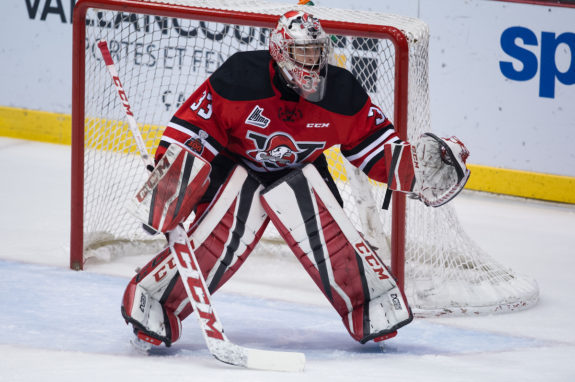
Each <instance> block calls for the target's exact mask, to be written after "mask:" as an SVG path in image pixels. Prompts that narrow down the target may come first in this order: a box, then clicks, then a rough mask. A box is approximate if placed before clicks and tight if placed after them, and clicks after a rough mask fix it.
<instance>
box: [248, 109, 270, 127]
mask: <svg viewBox="0 0 575 382" xmlns="http://www.w3.org/2000/svg"><path fill="white" fill-rule="evenodd" d="M263 111H264V109H263V108H262V107H259V106H258V105H256V107H254V109H253V110H252V112H251V113H250V115H249V116H248V118H246V123H247V124H248V125H252V126H256V127H261V128H262V129H265V128H266V127H268V125H269V124H270V119H269V118H267V117H265V116H264V115H263V114H262V112H263Z"/></svg>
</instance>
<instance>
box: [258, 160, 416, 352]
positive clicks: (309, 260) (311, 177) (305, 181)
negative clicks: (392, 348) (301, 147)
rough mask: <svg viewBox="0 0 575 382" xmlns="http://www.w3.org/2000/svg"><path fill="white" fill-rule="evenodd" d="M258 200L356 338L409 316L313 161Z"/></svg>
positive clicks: (381, 330)
mask: <svg viewBox="0 0 575 382" xmlns="http://www.w3.org/2000/svg"><path fill="white" fill-rule="evenodd" d="M261 199H262V204H263V206H264V208H265V210H266V211H267V213H268V215H269V217H270V218H271V221H272V222H273V224H274V225H275V226H276V228H277V229H278V231H279V232H280V234H281V235H282V237H283V238H284V240H285V241H286V243H287V244H288V245H289V247H290V248H291V249H292V251H293V252H294V254H295V255H296V256H297V258H298V259H299V261H300V262H301V263H302V265H303V266H304V267H305V269H306V271H307V272H308V273H309V275H310V276H311V277H312V279H313V280H314V282H315V283H316V284H317V286H318V287H319V288H320V289H321V290H322V292H323V293H324V295H325V296H326V297H327V299H328V300H329V301H330V303H331V304H332V306H333V307H334V308H335V309H336V311H337V312H338V313H339V315H340V316H341V318H342V320H343V322H344V324H345V326H346V328H347V329H348V331H349V333H350V334H351V336H352V337H353V338H354V339H355V340H357V341H360V342H361V343H365V342H367V341H369V340H371V339H375V338H378V337H381V336H384V335H387V334H390V333H393V332H394V331H395V330H397V329H398V328H400V327H401V326H404V325H406V324H408V323H409V322H411V320H412V319H413V316H412V314H411V310H410V309H409V306H408V305H407V301H406V299H405V296H404V294H403V293H402V291H401V290H400V289H399V288H398V286H397V284H396V282H395V279H394V278H393V276H392V275H391V274H390V272H389V270H388V269H387V267H386V266H385V265H384V264H383V262H382V261H381V260H380V259H379V257H378V255H377V254H376V253H375V251H374V250H373V248H371V246H370V245H369V243H367V242H366V241H365V240H364V239H363V238H362V236H361V234H360V233H359V232H358V231H357V230H356V229H355V228H354V226H353V225H352V223H351V222H350V221H349V219H348V218H347V216H346V215H345V212H344V211H343V209H342V208H341V206H340V205H339V203H338V202H337V200H336V199H335V198H334V197H333V195H332V193H331V192H330V190H329V188H328V187H327V186H326V184H325V182H324V181H323V180H322V178H321V176H320V175H319V174H318V172H317V170H316V169H315V168H314V167H313V166H310V165H308V166H306V167H304V168H303V169H302V170H294V171H293V172H292V173H291V174H289V175H288V176H286V177H285V178H283V179H281V180H280V181H279V182H277V183H275V184H273V185H271V186H270V187H268V188H266V189H265V190H264V192H262V195H261Z"/></svg>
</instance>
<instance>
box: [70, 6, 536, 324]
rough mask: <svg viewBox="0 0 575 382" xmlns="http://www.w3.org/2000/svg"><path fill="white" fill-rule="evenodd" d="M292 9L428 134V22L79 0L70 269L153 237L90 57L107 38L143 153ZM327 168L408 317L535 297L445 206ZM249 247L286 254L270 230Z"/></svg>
mask: <svg viewBox="0 0 575 382" xmlns="http://www.w3.org/2000/svg"><path fill="white" fill-rule="evenodd" d="M297 8H301V9H303V10H305V11H308V12H310V13H313V14H314V15H315V16H317V17H318V18H319V19H320V20H321V21H322V25H323V26H324V28H325V29H326V31H327V32H328V33H330V34H331V35H332V40H333V45H334V55H333V57H332V63H333V64H335V65H339V66H342V67H346V68H347V69H349V70H350V71H351V72H352V73H353V74H354V75H355V76H356V77H357V78H358V79H359V80H360V81H361V83H362V84H363V86H364V88H365V89H366V91H367V92H368V93H369V94H370V96H371V97H372V99H373V101H374V103H375V104H377V105H379V106H380V107H381V109H382V110H383V111H384V113H386V114H387V115H388V116H390V117H391V119H392V120H393V122H394V125H395V126H396V128H397V129H398V130H399V132H400V135H401V136H402V137H404V138H408V139H412V138H414V137H417V136H419V135H420V134H421V133H422V132H425V131H430V130H431V128H430V115H429V90H428V41H429V33H428V29H427V26H426V25H425V24H424V23H423V22H422V21H420V20H417V19H413V18H408V17H401V16H395V15H388V14H378V13H373V12H362V11H349V10H341V9H330V8H324V7H305V6H297V5H296V6H291V5H289V4H285V3H283V4H273V3H266V2H262V1H252V0H243V1H241V0H239V1H238V0H236V1H231V0H211V1H206V0H204V1H202V0H156V1H150V0H123V1H118V0H85V1H84V0H80V1H78V3H77V5H76V8H75V12H74V68H73V82H74V89H73V112H72V114H73V115H72V119H73V144H72V152H73V164H72V234H71V258H70V261H71V262H70V264H71V267H72V268H73V269H82V268H83V267H84V265H85V264H89V263H90V262H91V261H109V260H112V259H114V258H115V257H117V256H129V255H140V254H151V253H155V252H157V251H158V250H160V249H161V248H162V247H163V246H164V245H165V241H164V240H163V239H162V238H161V237H152V236H149V235H148V234H147V233H145V232H144V231H143V230H142V228H141V225H140V224H139V223H138V222H137V221H136V220H135V219H134V218H133V217H132V216H130V215H129V214H128V213H127V212H126V210H125V208H124V205H125V203H126V200H128V198H130V197H132V196H133V195H134V193H135V191H136V189H137V188H138V187H139V186H141V185H142V184H143V182H144V181H145V179H146V178H147V173H146V170H145V169H144V168H143V166H142V164H141V160H140V158H139V156H138V155H137V149H136V145H135V142H134V141H133V139H132V137H131V135H130V133H129V132H128V126H127V122H126V121H125V117H124V112H123V108H122V105H121V103H120V102H119V100H118V98H117V95H116V90H115V88H114V86H113V84H112V82H111V80H110V78H109V76H108V74H107V72H106V68H105V65H104V63H103V62H102V59H101V56H100V54H99V51H98V49H97V42H98V41H99V40H100V39H105V40H107V42H108V44H109V47H110V51H111V53H112V56H113V58H114V60H115V61H116V64H117V67H118V70H119V74H120V78H121V79H122V82H123V85H124V89H125V91H126V93H127V96H128V99H129V100H130V104H131V106H132V111H133V112H134V114H135V116H136V119H137V120H138V122H139V123H140V130H141V131H142V134H143V137H144V139H145V142H146V145H147V146H148V149H149V151H150V152H152V151H153V149H154V148H155V147H156V145H157V143H158V141H159V139H160V137H161V135H162V132H163V129H164V127H165V125H166V123H167V121H169V120H170V118H171V116H172V114H173V113H174V112H175V110H176V109H177V108H178V106H179V105H181V104H182V103H183V102H184V100H185V99H186V98H187V97H188V96H189V95H190V94H191V93H192V92H193V91H194V89H195V88H196V87H197V86H198V85H199V84H200V83H201V82H203V81H204V80H205V79H206V78H207V77H208V76H209V75H210V74H211V73H212V72H213V71H214V70H215V69H216V68H217V67H218V66H219V65H220V64H221V63H223V61H224V60H225V59H226V58H227V57H229V56H230V55H231V54H233V53H234V52H237V51H240V50H258V49H267V47H268V37H269V28H272V27H273V26H274V25H275V23H276V21H277V19H278V17H279V15H281V14H283V13H285V12H286V11H288V10H290V9H297ZM327 154H328V159H329V160H328V161H329V164H330V171H331V172H332V175H333V177H334V179H335V180H336V182H337V184H338V187H340V191H341V194H342V196H343V198H344V201H345V208H346V212H347V214H348V216H349V217H350V218H351V220H352V221H353V223H354V224H355V225H356V226H357V228H358V229H359V230H360V231H361V232H362V233H363V234H364V235H365V236H366V237H367V239H368V240H369V241H370V242H371V243H372V244H373V245H374V246H375V247H377V248H379V250H378V251H379V253H380V256H381V257H382V258H383V260H384V261H386V262H387V263H388V264H389V263H391V264H392V270H393V272H394V273H395V274H396V275H397V276H398V278H399V281H400V283H402V284H404V287H405V290H406V294H407V297H408V300H409V302H410V304H411V306H412V308H413V310H414V313H415V314H416V315H442V314H476V313H492V312H500V311H510V310H518V309H523V308H525V307H528V306H530V305H533V304H535V303H536V302H537V299H538V287H537V284H536V282H535V281H534V280H532V279H531V278H529V277H526V276H522V275H519V274H517V273H515V272H513V271H512V270H510V269H508V268H507V267H505V266H503V265H501V264H499V263H498V262H497V261H495V260H494V259H493V258H492V257H491V256H489V255H488V254H486V253H485V252H484V251H483V250H481V249H480V248H479V247H478V246H477V245H476V244H475V243H474V242H472V240H471V239H470V238H469V237H468V236H467V235H466V233H465V232H464V231H463V229H462V227H461V225H460V223H459V222H458V220H457V217H456V214H455V211H454V210H453V209H452V208H451V207H450V206H449V205H446V206H443V207H441V208H436V209H433V208H428V207H425V206H424V205H423V204H422V203H419V202H417V201H411V200H406V199H405V198H404V197H403V196H402V195H397V194H396V196H394V200H393V203H392V207H391V210H390V211H385V210H382V209H381V205H382V203H383V196H384V193H385V185H382V184H378V183H376V182H373V181H371V180H369V179H367V178H366V177H365V176H364V175H363V174H362V173H360V172H359V171H358V170H356V169H354V168H352V167H351V166H350V165H349V164H347V162H346V161H345V160H343V159H342V157H341V155H340V154H339V152H338V149H337V148H332V149H330V150H329V151H328V153H327ZM256 251H259V252H263V253H267V254H269V255H270V256H282V255H283V254H285V255H286V256H290V255H289V249H288V248H287V246H286V245H285V244H283V241H282V239H281V238H280V237H279V235H278V234H277V233H276V232H274V230H273V228H270V229H268V231H267V232H266V234H265V235H264V238H263V240H262V242H261V243H260V244H258V247H257V249H256Z"/></svg>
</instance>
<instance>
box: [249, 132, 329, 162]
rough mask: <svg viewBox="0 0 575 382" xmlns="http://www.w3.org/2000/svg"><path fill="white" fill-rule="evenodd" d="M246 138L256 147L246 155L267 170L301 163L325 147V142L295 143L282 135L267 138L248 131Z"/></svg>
mask: <svg viewBox="0 0 575 382" xmlns="http://www.w3.org/2000/svg"><path fill="white" fill-rule="evenodd" d="M246 137H247V138H249V139H251V140H252V141H253V142H254V146H255V147H256V149H255V150H248V151H247V152H246V153H247V155H248V156H249V157H250V158H253V159H254V160H255V161H256V162H258V163H260V164H261V165H262V166H263V167H264V168H266V169H269V170H275V169H280V168H284V167H291V166H293V165H295V164H297V163H301V162H303V161H304V160H305V159H306V158H308V157H309V156H310V155H312V154H313V153H314V152H315V151H316V150H322V149H323V148H324V147H325V142H297V141H295V140H294V139H293V138H292V137H291V136H289V135H288V134H284V133H275V134H272V135H269V136H268V135H263V134H258V133H256V132H253V131H248V133H247V135H246Z"/></svg>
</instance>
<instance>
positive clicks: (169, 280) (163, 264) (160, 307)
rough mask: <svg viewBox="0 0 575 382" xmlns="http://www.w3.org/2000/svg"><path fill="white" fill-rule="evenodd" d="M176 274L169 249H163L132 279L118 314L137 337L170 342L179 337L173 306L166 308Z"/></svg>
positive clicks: (178, 327) (167, 343)
mask: <svg viewBox="0 0 575 382" xmlns="http://www.w3.org/2000/svg"><path fill="white" fill-rule="evenodd" d="M176 274H177V269H176V264H175V262H174V259H173V256H172V254H171V252H170V250H169V248H166V249H164V250H163V251H161V252H160V253H159V254H158V255H156V256H155V257H154V258H153V259H152V260H151V261H150V262H148V264H146V265H145V266H144V267H143V268H142V269H141V270H139V271H138V273H137V274H136V275H135V276H134V277H133V278H132V280H131V281H130V283H129V284H128V287H127V288H126V291H125V292H124V297H123V299H122V315H123V317H124V319H125V320H126V322H128V323H130V324H132V325H133V327H134V331H135V333H136V334H137V335H138V337H139V338H145V340H146V341H148V342H151V343H154V344H156V345H159V344H160V343H161V342H165V343H166V345H168V346H169V345H171V343H172V342H174V341H176V340H177V339H178V338H179V337H180V333H181V331H182V328H181V322H180V320H179V318H178V317H177V316H176V315H175V313H174V311H173V309H171V310H170V309H166V308H165V307H164V302H165V301H166V299H167V298H168V297H169V293H170V290H171V289H172V288H173V283H174V281H175V276H176Z"/></svg>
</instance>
